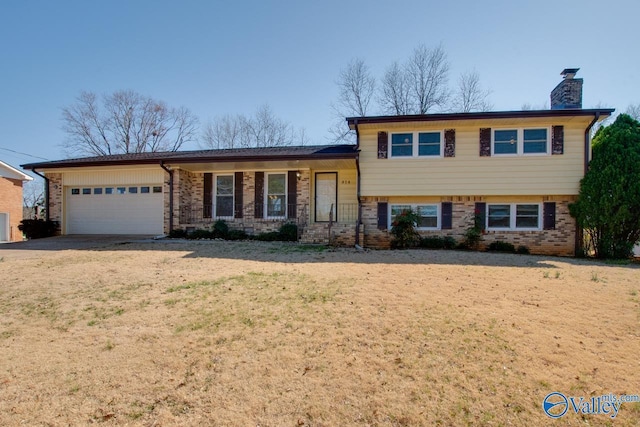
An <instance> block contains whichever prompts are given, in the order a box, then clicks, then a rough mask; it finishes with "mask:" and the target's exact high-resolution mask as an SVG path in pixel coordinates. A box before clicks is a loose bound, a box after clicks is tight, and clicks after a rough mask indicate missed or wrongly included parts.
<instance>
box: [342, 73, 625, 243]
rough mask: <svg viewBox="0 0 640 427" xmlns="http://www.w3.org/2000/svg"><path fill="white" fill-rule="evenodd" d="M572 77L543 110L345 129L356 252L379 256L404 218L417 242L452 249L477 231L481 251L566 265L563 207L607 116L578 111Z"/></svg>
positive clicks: (570, 232) (575, 239)
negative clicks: (432, 240)
mask: <svg viewBox="0 0 640 427" xmlns="http://www.w3.org/2000/svg"><path fill="white" fill-rule="evenodd" d="M576 71H577V69H570V70H564V71H563V75H564V76H565V78H564V79H563V81H562V82H561V83H560V84H559V85H558V86H557V87H556V88H555V89H554V91H553V92H552V94H551V110H542V111H540V110H537V111H506V112H486V113H462V114H428V115H420V116H400V117H398V116H395V117H388V116H383V117H354V118H349V119H347V120H348V123H349V126H350V127H351V129H354V130H356V131H357V134H358V147H359V149H360V156H359V165H360V184H361V185H360V193H359V200H360V202H361V208H362V224H363V226H364V230H365V233H364V234H365V237H364V242H363V243H364V245H365V246H374V247H384V246H387V245H388V244H389V241H390V239H389V229H390V227H391V224H392V222H393V220H394V217H395V216H396V215H397V214H399V213H400V212H402V211H403V210H405V209H409V208H411V209H413V210H414V211H417V213H418V215H419V216H420V222H419V224H418V229H419V231H420V233H421V234H424V235H440V236H453V237H455V238H456V240H458V241H461V240H463V239H464V233H465V232H466V231H467V230H468V229H469V228H470V227H473V225H474V223H475V221H477V222H478V223H479V225H480V226H481V228H482V230H483V241H482V244H483V245H487V244H489V243H491V242H494V241H505V242H509V243H512V244H513V245H514V246H516V247H517V246H520V245H524V246H526V247H528V248H529V249H530V250H531V252H533V253H546V254H559V255H573V254H574V253H575V249H576V247H577V244H578V243H579V239H580V236H581V233H579V232H578V231H577V227H576V223H575V221H574V219H573V218H572V217H571V216H570V214H569V204H570V203H571V202H573V201H575V200H576V198H577V196H578V193H579V185H580V179H581V178H582V177H583V176H584V173H585V171H586V168H587V166H588V163H589V158H590V153H591V144H590V132H589V131H590V129H591V127H592V126H593V125H594V124H595V123H596V122H598V121H599V120H602V119H604V118H606V117H608V116H609V115H610V114H611V113H612V112H613V110H612V109H589V110H586V109H585V110H583V109H582V108H581V107H582V79H574V78H573V77H574V74H575V72H576Z"/></svg>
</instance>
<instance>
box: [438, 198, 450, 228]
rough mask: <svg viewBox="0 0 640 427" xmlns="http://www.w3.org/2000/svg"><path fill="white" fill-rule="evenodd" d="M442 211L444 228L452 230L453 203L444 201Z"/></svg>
mask: <svg viewBox="0 0 640 427" xmlns="http://www.w3.org/2000/svg"><path fill="white" fill-rule="evenodd" d="M441 212H442V227H441V228H442V229H443V230H451V228H452V225H453V203H451V202H443V203H442V206H441Z"/></svg>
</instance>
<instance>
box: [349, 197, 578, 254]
mask: <svg viewBox="0 0 640 427" xmlns="http://www.w3.org/2000/svg"><path fill="white" fill-rule="evenodd" d="M456 199H469V200H465V201H456ZM481 199H482V198H481V197H465V198H458V197H456V198H443V200H442V201H451V202H452V203H453V218H452V228H451V230H434V231H420V232H419V233H420V235H422V236H442V237H444V236H451V237H453V238H454V239H456V241H457V242H462V241H463V240H464V234H465V232H466V231H467V229H468V228H469V227H472V226H473V222H474V214H475V202H477V201H482V200H481ZM378 202H388V199H387V198H382V197H368V198H364V199H363V205H362V222H363V227H364V246H365V247H369V248H378V249H386V248H389V247H390V245H391V239H392V235H391V233H390V231H389V230H378ZM572 202H573V200H563V201H558V200H556V201H555V203H556V224H555V229H554V230H539V231H486V232H485V233H484V234H483V236H482V241H481V242H480V249H486V248H487V246H488V245H489V244H491V243H492V242H495V241H503V242H508V243H511V244H513V245H514V246H515V247H518V246H520V245H523V246H526V247H527V248H529V250H530V251H531V253H532V254H540V255H562V256H573V255H574V254H575V232H576V223H575V220H574V218H572V217H571V215H570V214H569V204H570V203H572Z"/></svg>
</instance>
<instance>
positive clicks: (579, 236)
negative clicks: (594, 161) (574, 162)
mask: <svg viewBox="0 0 640 427" xmlns="http://www.w3.org/2000/svg"><path fill="white" fill-rule="evenodd" d="M598 120H600V112H599V111H598V112H596V115H595V117H594V118H593V120H592V121H591V123H589V126H587V128H586V129H585V131H584V174H583V177H584V175H586V174H587V171H588V170H589V161H590V157H591V156H590V153H591V135H590V134H591V128H593V125H595V124H596V122H597V121H598ZM583 240H584V230H582V228H580V226H579V225H578V222H577V221H576V241H575V244H574V254H576V255H577V254H578V252H579V251H580V250H582V245H583Z"/></svg>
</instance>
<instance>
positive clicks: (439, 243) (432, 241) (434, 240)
mask: <svg viewBox="0 0 640 427" xmlns="http://www.w3.org/2000/svg"><path fill="white" fill-rule="evenodd" d="M418 246H419V247H421V248H426V249H443V248H444V239H443V238H442V237H440V236H430V237H423V238H421V239H420V242H419V243H418Z"/></svg>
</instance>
